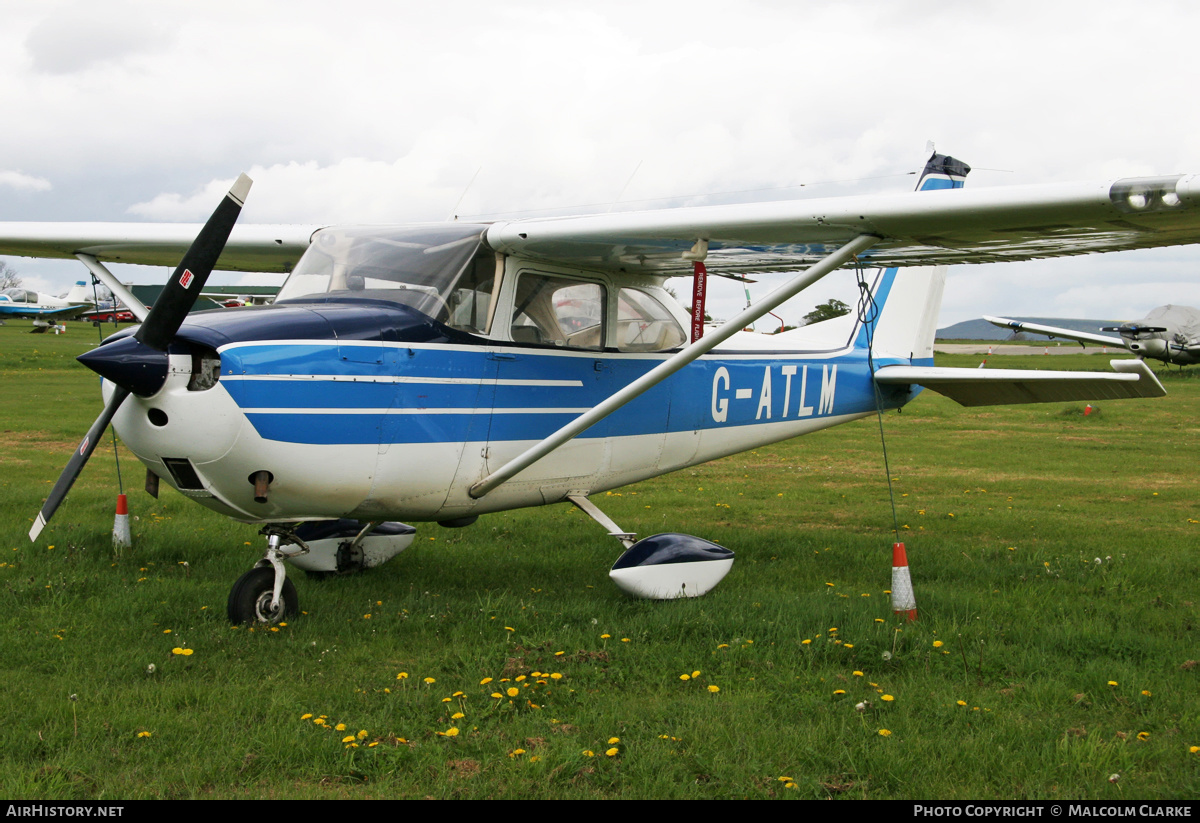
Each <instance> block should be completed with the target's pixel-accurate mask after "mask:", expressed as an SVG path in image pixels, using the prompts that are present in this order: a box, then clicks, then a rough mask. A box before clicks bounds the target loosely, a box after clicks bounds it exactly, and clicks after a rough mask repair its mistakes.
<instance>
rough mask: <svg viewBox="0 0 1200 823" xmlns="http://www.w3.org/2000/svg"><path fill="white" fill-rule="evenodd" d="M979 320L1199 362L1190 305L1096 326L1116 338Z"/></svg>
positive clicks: (1199, 328) (1197, 325) (1198, 317)
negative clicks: (1114, 335)
mask: <svg viewBox="0 0 1200 823" xmlns="http://www.w3.org/2000/svg"><path fill="white" fill-rule="evenodd" d="M983 319H984V320H986V321H988V322H989V323H991V324H992V325H995V326H1000V327H1001V328H1006V329H1012V330H1013V331H1016V332H1033V333H1035V334H1045V335H1048V336H1050V337H1061V338H1063V339H1065V340H1075V341H1077V342H1079V343H1083V344H1086V343H1092V344H1093V345H1097V346H1111V347H1112V348H1115V349H1116V348H1120V349H1129V351H1131V352H1133V353H1134V354H1136V355H1137V356H1138V357H1149V358H1152V359H1154V360H1162V361H1163V362H1166V363H1174V364H1176V365H1178V366H1190V365H1192V364H1193V363H1200V310H1197V309H1193V308H1191V307H1190V306H1172V305H1166V306H1159V307H1158V308H1157V309H1154V310H1153V311H1151V312H1150V313H1149V314H1148V315H1146V316H1145V317H1143V318H1142V319H1141V320H1138V321H1136V322H1132V323H1122V324H1121V325H1119V326H1104V327H1103V328H1101V329H1100V331H1110V332H1117V334H1119V335H1121V336H1120V337H1109V336H1106V335H1103V334H1089V333H1088V332H1081V331H1075V330H1074V329H1063V328H1059V327H1058V326H1044V325H1041V324H1039V323H1022V322H1020V321H1017V320H1009V319H1008V318H1006V317H988V316H986V315H985V316H984V318H983Z"/></svg>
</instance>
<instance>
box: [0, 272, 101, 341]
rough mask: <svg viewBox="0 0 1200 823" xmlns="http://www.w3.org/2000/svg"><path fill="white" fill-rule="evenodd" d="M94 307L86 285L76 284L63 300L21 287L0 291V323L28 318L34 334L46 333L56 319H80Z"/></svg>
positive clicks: (82, 283) (80, 282) (81, 282)
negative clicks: (17, 318)
mask: <svg viewBox="0 0 1200 823" xmlns="http://www.w3.org/2000/svg"><path fill="white" fill-rule="evenodd" d="M95 305H96V303H95V301H94V300H93V299H92V294H91V292H90V291H88V287H87V284H86V283H84V282H83V281H82V280H80V281H79V282H77V283H76V284H75V285H74V286H72V287H71V290H70V291H69V292H67V295H66V297H55V296H54V295H52V294H42V293H41V292H36V291H30V290H29V289H23V288H21V287H20V286H13V287H12V288H8V289H5V290H4V291H0V321H4V320H7V319H8V318H10V317H28V318H30V319H32V320H33V330H34V332H35V333H36V332H45V331H46V330H47V329H49V328H50V327H51V326H52V325H53V323H49V322H47V321H53V322H54V323H57V322H58V321H59V320H70V319H71V318H73V317H79V316H80V315H82V314H83V313H84V312H86V311H87V310H88V309H90V308H93V307H94V306H95Z"/></svg>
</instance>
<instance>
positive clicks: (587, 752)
mask: <svg viewBox="0 0 1200 823" xmlns="http://www.w3.org/2000/svg"><path fill="white" fill-rule="evenodd" d="M583 756H584V757H595V756H596V753H595V752H594V751H592V750H591V749H584V750H583Z"/></svg>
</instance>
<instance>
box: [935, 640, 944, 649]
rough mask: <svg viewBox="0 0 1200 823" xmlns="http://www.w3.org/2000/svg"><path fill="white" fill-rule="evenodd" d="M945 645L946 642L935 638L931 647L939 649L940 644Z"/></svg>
mask: <svg viewBox="0 0 1200 823" xmlns="http://www.w3.org/2000/svg"><path fill="white" fill-rule="evenodd" d="M945 645H946V644H945V643H943V642H942V641H940V640H935V641H933V647H934V648H935V649H940V648H941V647H942V646H945Z"/></svg>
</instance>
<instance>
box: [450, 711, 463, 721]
mask: <svg viewBox="0 0 1200 823" xmlns="http://www.w3.org/2000/svg"><path fill="white" fill-rule="evenodd" d="M464 717H466V715H465V714H463V713H462V712H455V713H454V714H452V715H450V719H451V720H462V719H463V718H464Z"/></svg>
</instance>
